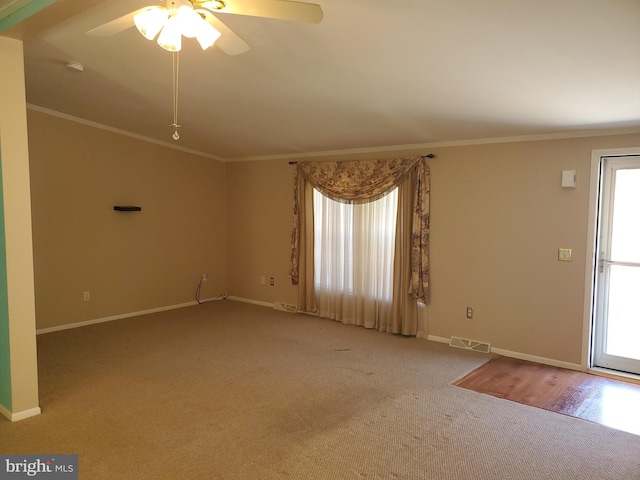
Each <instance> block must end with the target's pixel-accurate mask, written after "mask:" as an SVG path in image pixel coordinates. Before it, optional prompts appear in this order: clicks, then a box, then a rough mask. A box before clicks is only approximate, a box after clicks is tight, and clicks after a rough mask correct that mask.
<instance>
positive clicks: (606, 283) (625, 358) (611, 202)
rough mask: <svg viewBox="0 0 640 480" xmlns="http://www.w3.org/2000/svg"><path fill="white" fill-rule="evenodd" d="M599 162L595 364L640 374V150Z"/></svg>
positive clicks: (592, 355) (593, 336)
mask: <svg viewBox="0 0 640 480" xmlns="http://www.w3.org/2000/svg"><path fill="white" fill-rule="evenodd" d="M594 160H595V159H594ZM596 166H597V177H598V182H597V199H596V200H597V201H596V211H595V232H594V233H595V235H594V238H595V248H594V253H595V255H594V257H595V258H594V261H593V264H592V267H593V268H592V273H591V278H592V286H593V288H592V291H593V295H592V299H593V303H592V308H591V320H590V331H591V336H590V339H589V341H590V356H589V366H590V367H591V368H602V369H607V370H612V371H617V372H622V373H627V374H633V375H640V348H638V346H637V345H638V342H639V341H640V152H637V151H636V152H635V153H625V152H619V153H609V154H602V155H600V156H599V158H598V161H597V165H596ZM592 187H593V186H592Z"/></svg>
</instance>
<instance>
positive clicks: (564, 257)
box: [558, 248, 571, 262]
mask: <svg viewBox="0 0 640 480" xmlns="http://www.w3.org/2000/svg"><path fill="white" fill-rule="evenodd" d="M558 261H559V262H570V261H571V249H570V248H559V249H558Z"/></svg>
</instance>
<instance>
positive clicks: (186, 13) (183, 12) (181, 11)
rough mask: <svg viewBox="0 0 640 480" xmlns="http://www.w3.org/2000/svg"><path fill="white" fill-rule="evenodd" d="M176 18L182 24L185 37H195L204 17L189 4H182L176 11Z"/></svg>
mask: <svg viewBox="0 0 640 480" xmlns="http://www.w3.org/2000/svg"><path fill="white" fill-rule="evenodd" d="M176 18H177V20H178V22H179V24H180V32H181V33H182V35H183V36H184V37H187V38H193V37H195V36H196V35H197V33H198V29H199V27H200V23H201V22H203V20H202V17H201V16H200V15H199V14H198V13H196V12H195V10H193V8H191V6H189V5H182V6H181V7H180V8H178V10H177V11H176Z"/></svg>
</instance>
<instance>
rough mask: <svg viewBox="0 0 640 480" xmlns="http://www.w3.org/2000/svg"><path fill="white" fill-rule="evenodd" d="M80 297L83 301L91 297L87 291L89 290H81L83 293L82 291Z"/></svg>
mask: <svg viewBox="0 0 640 480" xmlns="http://www.w3.org/2000/svg"><path fill="white" fill-rule="evenodd" d="M82 299H83V300H84V301H85V302H88V301H89V300H90V299H91V292H89V291H85V292H83V293H82Z"/></svg>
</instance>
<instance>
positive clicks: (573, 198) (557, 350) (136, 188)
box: [28, 111, 640, 364]
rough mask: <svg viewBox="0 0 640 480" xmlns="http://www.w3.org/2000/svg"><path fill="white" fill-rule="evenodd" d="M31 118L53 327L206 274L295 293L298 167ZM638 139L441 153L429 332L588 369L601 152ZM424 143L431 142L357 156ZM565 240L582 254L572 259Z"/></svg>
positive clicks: (47, 317)
mask: <svg viewBox="0 0 640 480" xmlns="http://www.w3.org/2000/svg"><path fill="white" fill-rule="evenodd" d="M28 118H29V131H30V150H31V169H32V195H33V225H34V252H35V272H36V312H37V321H38V327H39V328H47V327H51V326H57V325H61V324H67V323H75V322H80V321H86V320H91V319H97V318H104V317H108V316H112V315H119V314H126V313H132V312H136V311H143V310H146V309H154V308H159V307H163V306H167V305H176V304H181V303H185V302H189V301H191V300H193V290H194V289H195V286H196V285H197V281H198V279H199V276H200V274H201V273H204V272H207V273H208V274H209V277H210V279H211V280H210V281H209V283H208V284H206V291H205V295H204V296H214V295H217V294H221V293H228V294H230V295H232V296H235V297H240V298H243V299H248V300H251V301H257V302H265V303H269V304H271V303H273V302H275V301H282V302H286V303H292V304H295V303H296V301H297V289H296V287H294V286H292V285H291V283H290V279H289V276H288V269H289V239H290V228H291V206H292V203H291V202H292V194H293V176H294V167H293V166H290V165H289V164H288V161H286V160H273V161H253V162H238V163H227V164H226V165H223V164H220V163H218V162H216V161H214V160H210V159H206V158H200V157H196V156H193V155H189V154H185V153H180V152H177V151H175V150H170V149H166V148H164V147H160V146H155V145H152V144H147V143H144V142H140V141H138V140H134V139H131V138H127V137H123V136H120V135H116V134H112V133H108V132H105V131H101V130H97V129H94V128H90V127H86V126H82V125H79V124H76V123H72V122H69V121H66V120H61V119H57V118H54V117H50V116H48V115H45V114H42V113H38V112H34V111H30V112H29V117H28ZM636 146H640V135H624V136H609V137H604V136H603V137H590V138H576V139H565V140H546V141H532V142H514V143H497V144H486V145H475V146H458V147H447V148H437V149H433V150H432V152H433V153H435V154H436V155H437V157H436V158H435V159H432V160H430V161H429V164H430V167H431V172H432V210H431V212H432V216H431V226H432V238H431V242H432V243H431V258H432V295H431V302H430V305H429V307H428V317H429V324H428V333H429V335H432V336H434V337H440V338H449V337H450V336H452V335H457V336H462V337H466V338H472V339H478V340H483V341H487V342H490V343H491V344H492V345H493V347H495V348H498V349H502V350H506V351H511V352H516V353H519V354H523V355H530V356H536V357H541V358H546V359H551V360H554V361H557V362H566V363H570V364H580V363H581V362H582V353H583V337H584V332H583V330H584V318H585V317H584V315H585V312H584V289H585V280H586V279H585V269H586V255H587V232H588V224H589V218H588V208H589V193H590V192H589V184H590V178H589V175H590V164H591V153H592V150H594V149H603V148H620V147H636ZM410 153H427V152H392V153H386V154H384V155H379V154H368V155H362V154H360V155H359V156H358V157H359V158H376V157H381V156H386V157H390V156H396V155H405V154H410ZM346 158H349V157H342V159H346ZM565 169H575V170H577V173H578V187H577V188H576V189H562V188H561V185H560V176H561V172H562V170H565ZM117 203H123V204H139V205H141V206H142V208H143V210H142V212H141V213H133V214H122V213H116V212H113V210H112V207H113V205H114V204H117ZM559 247H566V248H572V249H573V257H574V261H573V262H571V263H564V262H558V261H557V250H558V248H559ZM272 276H273V277H274V278H275V286H273V287H271V286H270V285H269V277H272ZM262 277H265V278H266V283H265V284H262V283H261V278H262ZM84 290H90V291H91V300H90V301H89V302H83V300H82V292H83V291H84ZM467 306H471V307H473V308H474V313H475V318H474V319H473V320H467V319H466V318H465V308H466V307H467Z"/></svg>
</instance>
